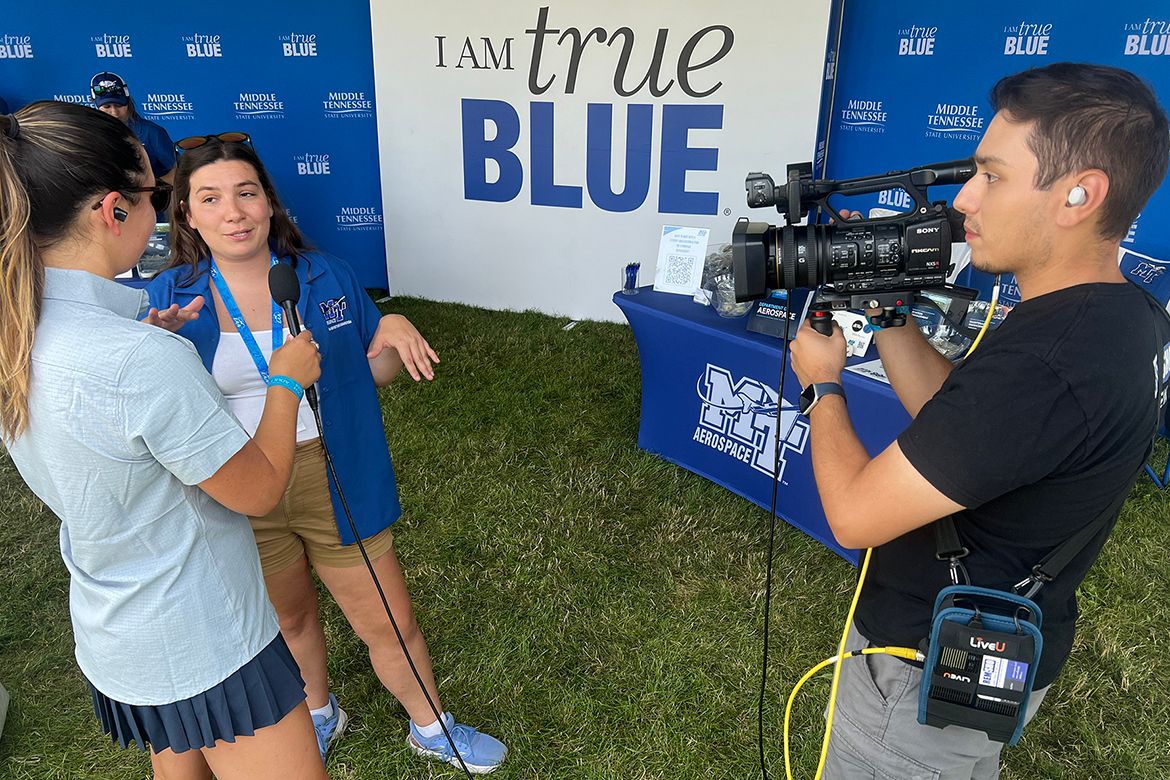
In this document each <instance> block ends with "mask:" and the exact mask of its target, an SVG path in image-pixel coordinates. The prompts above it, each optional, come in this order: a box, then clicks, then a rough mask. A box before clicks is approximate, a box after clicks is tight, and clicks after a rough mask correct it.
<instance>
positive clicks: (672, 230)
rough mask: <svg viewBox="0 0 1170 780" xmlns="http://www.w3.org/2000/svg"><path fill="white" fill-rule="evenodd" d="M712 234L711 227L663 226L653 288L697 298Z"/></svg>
mask: <svg viewBox="0 0 1170 780" xmlns="http://www.w3.org/2000/svg"><path fill="white" fill-rule="evenodd" d="M710 235H711V230H710V229H709V228H691V227H678V226H676V225H663V226H662V239H661V240H660V241H659V243H658V263H657V265H655V267H654V289H655V290H658V291H659V292H670V293H679V294H680V295H694V294H695V290H697V289H699V285H700V284H701V283H702V281H703V258H704V257H706V255H707V238H708V237H709V236H710Z"/></svg>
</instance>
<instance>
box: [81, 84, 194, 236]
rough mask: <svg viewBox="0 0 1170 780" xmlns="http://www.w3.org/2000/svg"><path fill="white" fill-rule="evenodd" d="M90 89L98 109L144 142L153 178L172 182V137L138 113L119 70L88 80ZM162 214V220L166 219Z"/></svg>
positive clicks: (173, 160) (173, 161)
mask: <svg viewBox="0 0 1170 780" xmlns="http://www.w3.org/2000/svg"><path fill="white" fill-rule="evenodd" d="M89 91H90V94H91V95H92V96H93V103H94V105H95V106H96V107H97V109H98V111H102V112H104V113H107V114H109V115H110V116H112V117H114V118H115V119H118V120H120V121H121V122H122V123H123V124H125V125H127V126H129V128H130V131H131V132H133V133H134V135H135V136H136V137H137V138H138V140H139V141H141V142H142V145H143V146H144V147H145V148H146V156H147V158H148V159H149V160H150V169H151V171H153V172H154V178H156V179H159V180H160V181H165V182H166V183H168V184H171V183H173V180H174V171H175V150H174V142H172V141H171V136H170V134H169V133H167V131H166V130H165V129H163V127H162V125H160V124H158V123H157V122H151V121H150V120H149V119H145V118H143V117H142V115H140V114H139V113H138V110H137V108H135V106H134V99H133V98H131V97H130V90H129V89H128V88H127V86H126V82H125V81H124V80H123V79H122V77H121V76H119V75H118V74H117V73H111V72H109V71H103V72H101V73H98V74H97V75H95V76H94V77H93V78H92V79H90V81H89ZM165 219H166V218H165V217H161V218H160V221H165Z"/></svg>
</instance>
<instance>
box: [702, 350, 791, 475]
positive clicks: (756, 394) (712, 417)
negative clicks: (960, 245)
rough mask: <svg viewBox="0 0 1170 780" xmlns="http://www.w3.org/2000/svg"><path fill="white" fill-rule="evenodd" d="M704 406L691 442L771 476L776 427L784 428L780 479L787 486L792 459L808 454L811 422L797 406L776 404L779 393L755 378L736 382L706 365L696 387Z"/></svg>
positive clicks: (728, 372)
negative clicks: (787, 469)
mask: <svg viewBox="0 0 1170 780" xmlns="http://www.w3.org/2000/svg"><path fill="white" fill-rule="evenodd" d="M695 392H696V393H697V394H698V396H699V399H700V400H701V401H702V404H701V406H700V409H699V424H698V426H696V427H695V433H694V435H693V436H691V439H692V441H694V442H696V443H698V444H702V445H704V446H707V447H710V448H711V449H713V450H716V451H717V452H722V453H724V454H726V455H727V456H729V457H732V458H735V459H736V460H739V461H742V462H744V463H746V464H747V465H748V466H751V467H752V468H753V469H755V470H756V471H759V472H761V473H762V474H765V475H767V476H772V464H773V462H774V461H775V460H776V455H775V453H776V426H777V424H779V425H780V431H781V435H780V444H781V452H780V461H779V464H778V466H777V472H776V478H777V479H779V480H783V478H784V467H785V465H786V463H787V461H786V457H785V456H786V455H787V454H788V453H803V452H804V448H805V444H806V443H807V442H808V421H806V420H804V419H803V418H801V417H800V414H799V412H798V411H797V409H796V407H795V406H793V405H792V404H785V405H783V409H781V408H780V405H778V404H777V403H776V391H775V390H773V389H772V388H770V387H768V386H767V385H765V384H764V383H762V382H759V381H757V380H755V379H752V378H751V377H746V376H745V377H743V378H741V379H739V380H738V381H736V380H735V379H734V377H733V376H732V374H731V372H730V371H728V370H727V369H726V368H723V367H721V366H716V365H712V364H710V363H708V364H707V367H706V369H705V370H704V371H703V373H702V374H700V375H699V379H698V381H697V382H696V385H695Z"/></svg>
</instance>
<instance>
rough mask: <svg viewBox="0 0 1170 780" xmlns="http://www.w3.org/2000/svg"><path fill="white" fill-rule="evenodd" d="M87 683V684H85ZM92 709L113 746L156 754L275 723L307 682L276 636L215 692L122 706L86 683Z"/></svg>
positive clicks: (298, 697) (212, 742) (244, 734)
mask: <svg viewBox="0 0 1170 780" xmlns="http://www.w3.org/2000/svg"><path fill="white" fill-rule="evenodd" d="M86 682H89V681H88V680H87V681H86ZM89 690H90V692H91V693H92V695H93V709H94V712H95V713H96V714H97V717H98V720H99V721H101V724H102V730H103V731H104V732H106V733H107V734H109V735H110V738H111V739H112V740H113V741H114V744H117V745H121V746H122V747H126V746H128V745H129V744H130V743H131V742H133V743H135V744H137V745H138V747H139V748H140V749H142V750H146V746H147V745H150V749H151V750H153V751H154V752H155V753H158V752H160V751H163V750H167V749H168V748H169V749H170V750H173V751H174V752H176V753H182V752H184V751H187V750H199V749H201V748H205V747H207V748H209V747H214V746H215V743H216V742H219V741H221V740H222V741H225V742H235V741H236V737H250V736H252V735H253V734H255V733H256V731H257V729H262V728H264V727H265V726H271V725H273V724H275V723H279V722H280V720H281V719H282V718H284V716H285V715H287V714H288V713H290V712H292V710H293V709H294V708H295V707H296V706H297V705H298V704H300V703H301V702H302V701H304V699H305V681H304V680H303V679H302V678H301V670H300V669H299V668H298V667H297V662H296V661H295V660H293V657H292V653H291V652H289V649H288V645H287V644H285V642H284V637H283V636H281V635H280V634H277V635H276V639H273V640H272V641H271V642H269V643H268V646H267V647H265V648H264V649H263V650H261V651H260V652H259V653H258V654H257V655H256V657H255V658H253V659H252V660H251V661H249V662H248V663H246V664H244V665H243V666H242V667H240V669H239V670H238V671H236V672H235V674H233V675H232V676H230V677H228V678H227V679H226V680H224V681H223V682H221V683H220V684H219V685H216V686H215V687H214V688H211V689H209V690H206V691H204V692H203V693H199V694H196V695H194V696H192V697H191V698H189V699H183V700H182V701H177V702H173V703H171V704H158V705H153V706H152V705H137V704H123V703H122V702H120V701H115V700H114V699H111V698H110V697H108V696H106V695H105V694H103V693H102V692H101V691H99V690H98V689H97V688H95V687H93V683H89Z"/></svg>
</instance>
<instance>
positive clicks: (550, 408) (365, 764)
mask: <svg viewBox="0 0 1170 780" xmlns="http://www.w3.org/2000/svg"><path fill="white" fill-rule="evenodd" d="M387 310H393V311H396V312H399V313H402V314H405V315H407V316H408V317H410V318H411V320H412V321H414V322H415V323H416V324H417V325H418V326H419V328H420V329H421V330H422V331H423V333H424V334H425V335H426V336H427V337H428V339H429V340H430V341H431V343H432V345H434V346H435V348H436V349H437V350H438V351H439V354H440V356H441V358H442V364H441V365H440V366H439V367H438V371H437V378H436V379H435V381H434V382H433V383H429V384H420V385H416V384H415V383H413V382H412V381H411V380H410V379H409V378H408V377H405V375H404V376H403V377H401V378H400V379H399V380H398V381H397V382H395V383H394V384H393V385H392V386H391V387H389V388H386V389H385V390H383V391H382V405H383V410H384V418H385V423H386V430H387V433H388V436H389V440H390V447H391V452H392V453H393V455H394V462H395V468H396V470H397V473H398V479H399V485H400V490H401V494H402V503H403V506H404V508H405V514H404V517H403V519H402V520H400V521H399V522H398V523H397V524H396V525H395V534H396V540H397V549H398V555H399V558H400V559H401V561H402V564H403V568H404V570H405V572H406V578H407V581H408V583H409V584H410V587H411V590H412V592H413V594H414V604H415V608H416V610H417V612H418V618H419V622H420V624H421V626H422V629H423V632H424V634H425V635H426V637H427V639H428V641H429V643H430V647H431V652H432V656H433V657H434V661H435V669H436V678H437V679H438V682H439V687H440V691H441V693H442V695H443V698H444V700H445V703H446V705H447V707H448V708H449V709H450V710H452V711H453V712H454V713H455V715H456V716H457V717H458V718H459V719H460V720H463V721H466V722H469V723H472V724H474V725H478V726H481V727H482V728H484V729H485V730H487V731H489V732H490V733H492V734H495V735H497V736H499V737H500V738H502V739H503V740H504V741H505V742H506V743H507V744H508V746H509V747H510V750H511V754H510V757H509V758H508V760H507V762H506V763H505V765H504V767H503V768H501V769H500V770H499V771H498V772H497V773H496V774H495V775H494V777H498V778H501V780H507V779H509V778H589V779H594V780H602V779H603V778H605V779H607V780H609V779H612V780H618V779H619V778H620V779H621V780H641V779H642V778H687V779H689V778H729V779H730V778H736V780H740V779H743V778H753V777H760V771H759V759H758V753H757V751H758V748H757V741H756V739H757V737H756V701H757V696H758V690H759V684H760V662H761V651H762V646H761V642H762V622H761V620H762V614H763V598H764V597H763V593H764V571H765V564H766V561H765V553H766V549H767V538H768V536H767V534H768V523H769V517H768V514H767V513H766V512H764V511H762V510H760V509H759V508H757V507H755V506H754V505H751V504H749V503H748V502H746V501H744V500H742V499H740V498H738V497H736V496H734V495H732V494H731V493H729V492H727V491H725V490H723V489H722V488H720V487H718V486H716V485H714V484H712V483H710V482H707V481H706V480H704V479H702V478H700V477H697V476H695V475H693V474H690V473H688V472H686V471H684V470H682V469H680V468H677V467H675V466H673V465H671V464H669V463H666V462H664V461H662V460H660V459H658V458H656V457H653V456H651V455H649V454H646V453H644V452H641V451H639V450H638V449H637V447H636V444H635V442H636V439H637V428H638V413H639V392H640V391H639V373H638V357H637V349H636V347H635V344H634V340H633V337H632V335H631V333H630V331H629V329H628V328H627V327H625V326H623V325H616V324H606V323H588V322H587V323H581V324H579V325H577V326H576V327H575V328H574V329H572V330H569V331H565V330H563V329H562V326H563V325H564V324H565V322H566V320H564V319H556V318H551V317H546V316H543V315H539V314H533V313H501V312H488V311H483V310H479V309H474V308H470V307H465V306H459V305H454V304H438V303H433V302H428V301H422V300H414V299H402V298H400V299H395V301H394V302H393V303H392V304H391V305H390V308H389V309H387ZM1157 455H1158V457H1160V458H1161V459H1163V460H1164V459H1165V458H1166V450H1165V447H1164V446H1160V447H1159V449H1158V453H1157ZM1168 521H1170V502H1168V500H1167V496H1166V495H1165V494H1163V493H1161V492H1160V491H1158V490H1156V489H1155V488H1154V486H1153V485H1152V483H1151V482H1150V481H1149V480H1148V479H1145V478H1143V479H1142V480H1141V481H1140V482H1139V484H1138V486H1137V487H1136V488H1135V490H1134V492H1133V495H1132V496H1131V497H1130V500H1129V502H1128V503H1127V504H1126V507H1125V510H1124V513H1123V516H1122V518H1121V521H1120V523H1119V525H1118V528H1117V530H1116V531H1115V532H1114V534H1113V537H1112V539H1111V540H1110V542H1109V544H1108V545H1107V546H1106V548H1105V552H1104V554H1103V555H1102V557H1101V559H1100V561H1099V562H1098V564H1097V566H1096V567H1095V568H1094V570H1093V571H1092V573H1091V574H1090V576H1089V578H1088V580H1087V581H1086V582H1085V584H1084V585H1083V586H1082V589H1081V609H1082V618H1081V623H1080V629H1079V633H1078V637H1077V642H1076V647H1075V649H1074V652H1073V657H1072V660H1071V661H1070V663H1069V665H1068V666H1067V667H1066V669H1065V672H1064V674H1063V676H1062V677H1061V679H1060V680H1059V681H1058V682H1057V684H1056V686H1055V687H1054V689H1053V691H1052V692H1051V693H1050V694H1049V696H1048V697H1047V699H1046V701H1045V703H1044V707H1043V708H1042V709H1041V711H1040V714H1039V716H1038V717H1037V719H1036V721H1035V722H1034V723H1033V725H1032V726H1031V727H1030V728H1029V730H1028V731H1027V733H1026V734H1025V738H1024V740H1023V742H1022V744H1021V746H1020V747H1018V748H1014V749H1009V750H1007V751H1005V771H1004V775H1003V776H1004V777H1005V778H1085V779H1086V780H1088V779H1089V778H1092V779H1094V780H1097V779H1098V778H1163V777H1165V776H1166V775H1167V773H1168V772H1170V770H1168V768H1167V764H1168V759H1170V730H1168V729H1167V728H1166V724H1167V723H1168V722H1170V682H1168V681H1170V654H1168V653H1167V652H1166V649H1167V646H1168V645H1170V585H1168V583H1170V541H1168V539H1170V534H1168V533H1167V529H1168V528H1170V522H1168ZM923 565H924V566H925V565H932V562H924V564H923ZM855 576H856V575H855V570H854V569H853V568H851V567H850V566H848V565H847V564H846V563H845V562H844V561H842V560H841V559H840V558H838V557H837V556H836V555H834V554H832V553H830V552H829V551H828V550H826V549H824V548H823V547H821V546H820V545H818V544H817V543H816V542H814V541H812V540H811V539H809V538H808V537H805V536H804V535H803V534H801V533H800V532H798V531H795V530H793V529H791V528H789V527H788V526H785V525H783V524H781V527H780V529H779V536H778V546H777V551H776V556H775V577H776V579H775V585H774V595H773V603H772V632H771V635H772V647H771V663H770V669H769V693H768V699H767V705H766V706H767V711H766V720H765V731H766V735H767V737H766V750H767V756H768V765H769V772H770V774H771V776H772V777H774V778H782V777H783V776H784V766H783V759H782V756H781V753H780V734H781V716H782V714H783V706H784V700H785V698H786V697H787V694H788V690H789V688H790V687H791V685H792V684H793V683H794V682H795V681H796V680H797V678H798V677H799V676H800V674H802V673H803V672H804V670H805V669H807V668H808V667H810V666H811V665H813V664H814V663H816V662H817V661H819V660H820V659H822V658H824V657H826V656H828V655H831V654H832V653H833V652H834V651H835V643H836V640H837V635H838V631H839V626H840V623H841V621H842V620H843V618H844V614H845V610H846V607H847V603H848V598H849V594H850V592H851V590H852V587H853V584H854V581H855ZM67 591H68V577H67V574H66V571H65V569H64V566H63V565H62V563H61V560H60V556H59V553H58V549H57V521H56V519H55V518H54V517H53V516H52V514H51V513H49V512H48V511H47V510H46V509H45V508H44V507H43V506H42V505H41V504H40V502H39V501H38V500H37V499H36V498H35V497H33V496H32V495H31V494H30V493H29V492H28V490H27V488H25V486H24V484H23V483H22V482H21V480H20V477H19V475H18V474H17V473H16V470H15V469H14V467H13V466H12V464H11V462H10V461H8V460H7V457H6V456H3V458H2V459H0V682H3V684H4V685H5V686H6V687H7V688H8V690H9V692H10V693H11V695H12V698H13V702H12V705H11V708H10V711H9V715H8V722H7V725H6V726H5V729H4V734H3V736H2V737H0V778H3V779H4V780H8V779H10V778H11V779H12V780H33V779H36V780H49V779H50V778H52V779H54V780H56V779H57V778H86V779H87V780H107V779H108V780H125V779H127V778H130V779H136V778H145V777H148V776H149V772H150V770H149V761H148V760H147V759H146V758H145V756H143V755H142V754H140V753H137V752H135V751H123V750H118V749H114V748H112V747H111V746H109V744H108V742H107V740H106V738H105V737H104V736H103V735H102V734H101V733H100V732H99V729H98V726H97V723H96V721H95V719H94V717H93V714H92V710H91V708H90V704H89V699H88V695H87V694H86V692H85V688H84V683H83V682H82V679H81V676H80V673H79V672H78V670H77V667H76V664H75V662H74V660H73V641H72V636H71V631H70V625H69V617H68V609H67V603H66V599H67ZM322 609H323V614H324V618H325V621H326V632H327V636H328V638H329V641H330V666H329V669H330V676H331V680H332V684H333V689H334V691H335V692H336V693H337V695H338V698H339V700H340V702H341V704H342V706H343V707H344V708H345V709H346V710H347V711H348V712H349V714H350V716H351V718H352V721H351V724H350V728H349V731H348V732H347V734H346V736H345V737H344V738H343V739H342V740H341V741H340V742H338V744H337V745H336V747H335V748H334V751H333V752H332V753H331V754H330V760H329V765H328V768H329V771H330V773H331V776H332V777H333V778H362V779H366V778H369V779H370V780H373V779H374V778H404V779H408V780H409V779H416V778H431V777H443V778H448V777H449V778H454V777H457V776H458V774H457V772H456V770H454V769H452V768H450V767H445V766H442V765H436V764H431V763H429V762H425V761H422V760H421V759H418V758H416V757H415V756H414V755H413V754H412V753H410V752H409V750H408V749H407V748H406V745H405V734H406V715H405V713H404V711H403V710H402V708H401V707H400V706H398V704H397V702H396V701H394V699H393V698H392V697H391V696H390V695H389V694H387V693H386V692H385V691H383V690H382V689H381V687H380V686H379V684H378V682H377V680H376V678H375V677H374V674H373V672H372V671H371V670H370V667H369V664H368V661H367V659H366V656H365V653H364V649H363V647H362V645H361V643H360V642H359V641H358V640H357V639H356V638H355V637H354V636H353V634H352V633H351V632H350V631H349V629H348V627H347V625H346V624H345V622H344V619H343V618H342V617H341V614H340V612H339V611H338V609H337V608H336V606H335V605H334V604H333V603H332V601H330V600H329V599H328V598H327V597H326V598H324V599H323V600H322ZM827 693H828V675H827V674H825V675H823V676H822V677H820V678H818V679H817V680H815V681H813V682H812V683H810V684H809V685H807V686H806V687H805V692H804V693H802V696H801V699H800V700H799V701H798V704H797V708H796V714H795V720H794V724H795V728H796V730H797V731H796V733H797V740H798V741H797V751H796V759H797V765H798V766H799V767H801V768H802V770H803V771H802V772H801V773H800V775H799V776H802V777H811V776H812V770H813V769H814V768H815V763H816V753H817V750H818V749H819V743H820V727H821V724H822V721H821V718H820V715H821V710H822V708H823V706H824V703H825V697H826V696H827Z"/></svg>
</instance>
